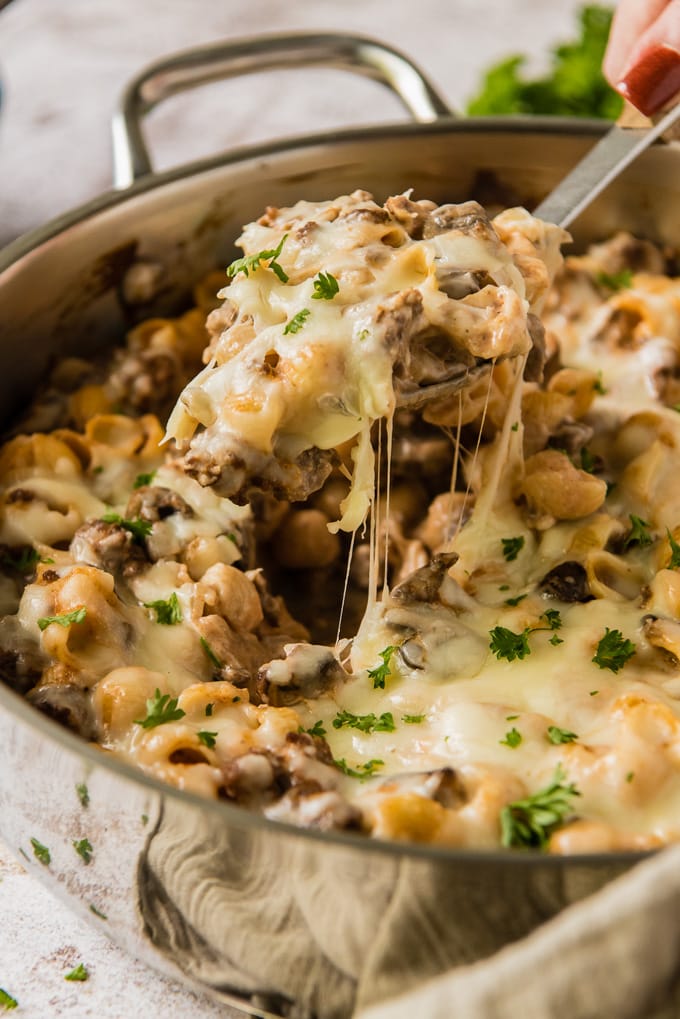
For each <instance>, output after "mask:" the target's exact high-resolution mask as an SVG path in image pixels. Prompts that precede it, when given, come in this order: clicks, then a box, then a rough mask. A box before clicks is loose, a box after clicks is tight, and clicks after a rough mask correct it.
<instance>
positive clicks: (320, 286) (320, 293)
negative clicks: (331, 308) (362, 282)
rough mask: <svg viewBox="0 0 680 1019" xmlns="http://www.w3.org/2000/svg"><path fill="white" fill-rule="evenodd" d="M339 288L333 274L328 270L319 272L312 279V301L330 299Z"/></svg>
mask: <svg viewBox="0 0 680 1019" xmlns="http://www.w3.org/2000/svg"><path fill="white" fill-rule="evenodd" d="M339 290H340V286H339V284H338V281H337V280H336V278H335V276H333V274H332V273H330V272H320V273H319V275H318V276H317V277H316V279H315V280H314V293H313V294H312V300H313V301H332V300H333V298H334V297H335V295H336V294H337V293H338V291H339Z"/></svg>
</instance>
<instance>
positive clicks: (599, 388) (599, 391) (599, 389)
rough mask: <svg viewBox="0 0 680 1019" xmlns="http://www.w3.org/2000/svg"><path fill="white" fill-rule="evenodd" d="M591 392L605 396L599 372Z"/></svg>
mask: <svg viewBox="0 0 680 1019" xmlns="http://www.w3.org/2000/svg"><path fill="white" fill-rule="evenodd" d="M593 390H594V392H596V393H597V394H598V395H599V396H604V395H605V394H606V392H607V390H606V388H605V384H604V382H603V381H602V372H599V373H598V376H597V378H596V379H595V381H594V382H593ZM607 494H609V493H607Z"/></svg>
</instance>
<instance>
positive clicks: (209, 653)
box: [201, 637, 224, 669]
mask: <svg viewBox="0 0 680 1019" xmlns="http://www.w3.org/2000/svg"><path fill="white" fill-rule="evenodd" d="M201 647H202V648H203V651H204V653H205V656H206V658H207V659H208V661H209V662H210V664H211V665H214V666H215V668H216V669H222V668H224V666H223V664H222V662H221V661H220V660H219V658H218V657H217V655H216V654H215V652H214V651H213V649H212V648H211V647H210V644H208V641H207V640H206V639H205V637H201Z"/></svg>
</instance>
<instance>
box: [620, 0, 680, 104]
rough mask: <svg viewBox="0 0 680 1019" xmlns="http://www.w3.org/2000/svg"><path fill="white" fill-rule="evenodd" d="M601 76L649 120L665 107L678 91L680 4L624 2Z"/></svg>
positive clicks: (649, 0) (644, 0) (668, 0)
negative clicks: (649, 117) (650, 116)
mask: <svg viewBox="0 0 680 1019" xmlns="http://www.w3.org/2000/svg"><path fill="white" fill-rule="evenodd" d="M602 70H603V72H604V76H605V78H606V79H607V80H608V82H609V84H610V85H612V87H613V88H615V89H616V90H617V92H620V93H621V95H622V96H623V97H624V99H627V100H628V101H629V102H631V103H632V104H633V106H636V107H637V108H638V110H640V111H641V112H642V113H644V114H645V115H646V116H649V115H651V114H652V113H655V112H656V111H657V110H659V109H661V107H663V106H665V105H666V103H668V102H669V101H670V100H671V99H672V98H673V96H674V95H675V94H676V93H677V92H679V91H680V0H621V2H620V3H619V6H618V7H617V10H616V13H615V14H614V21H613V23H612V29H611V33H610V36H609V42H608V44H607V51H606V53H605V57H604V62H603V65H602Z"/></svg>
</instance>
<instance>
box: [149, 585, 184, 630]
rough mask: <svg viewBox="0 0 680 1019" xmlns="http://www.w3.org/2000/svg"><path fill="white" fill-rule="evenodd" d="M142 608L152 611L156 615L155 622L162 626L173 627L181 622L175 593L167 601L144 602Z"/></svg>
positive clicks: (179, 608)
mask: <svg viewBox="0 0 680 1019" xmlns="http://www.w3.org/2000/svg"><path fill="white" fill-rule="evenodd" d="M144 607H145V608H147V609H153V611H154V612H155V613H156V622H157V623H162V624H163V626H175V625H176V624H177V623H181V622H182V609H181V607H180V604H179V598H178V597H177V594H176V592H175V591H173V592H172V594H171V595H170V597H169V598H168V599H167V601H163V600H160V601H145V602H144Z"/></svg>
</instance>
